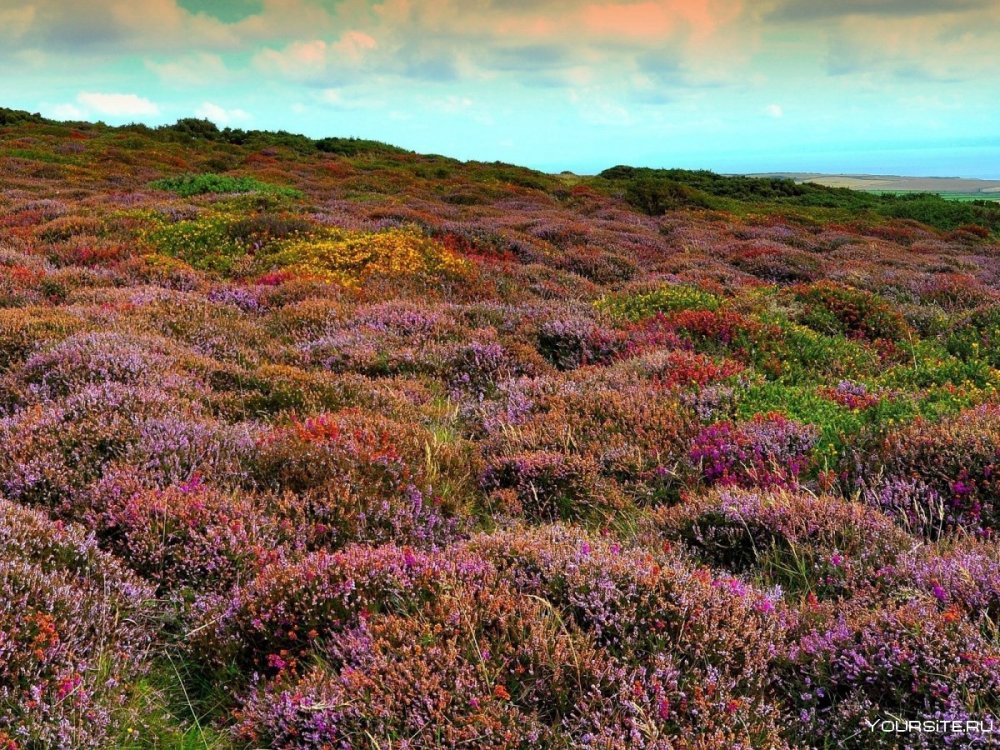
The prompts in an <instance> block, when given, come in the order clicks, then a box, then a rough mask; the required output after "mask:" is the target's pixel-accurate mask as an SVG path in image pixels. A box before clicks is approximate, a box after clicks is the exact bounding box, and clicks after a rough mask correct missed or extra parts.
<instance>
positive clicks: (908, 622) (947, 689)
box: [782, 604, 1000, 748]
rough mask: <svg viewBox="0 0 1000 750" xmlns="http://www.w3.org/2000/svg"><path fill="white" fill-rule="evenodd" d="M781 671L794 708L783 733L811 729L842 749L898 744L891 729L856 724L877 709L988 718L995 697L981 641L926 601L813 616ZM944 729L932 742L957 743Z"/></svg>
mask: <svg viewBox="0 0 1000 750" xmlns="http://www.w3.org/2000/svg"><path fill="white" fill-rule="evenodd" d="M782 675H783V679H785V680H787V681H788V682H787V685H788V691H789V697H790V700H791V702H792V705H793V706H794V709H793V715H792V716H790V717H789V719H790V721H792V722H794V723H792V724H791V726H790V731H789V734H790V735H791V737H792V738H794V739H796V740H799V739H800V738H805V737H812V736H815V734H816V733H821V734H822V735H823V736H825V737H828V738H830V739H834V740H836V741H837V742H839V743H840V744H841V745H842V746H843V747H857V748H869V747H885V748H890V747H898V745H897V744H896V743H897V740H898V738H897V737H896V736H894V734H892V733H890V734H883V733H881V732H872V731H870V730H868V731H866V727H867V726H869V725H870V724H871V723H875V722H876V721H878V720H880V719H883V718H885V717H886V716H889V717H892V718H895V719H897V720H900V721H908V720H915V721H924V720H930V721H934V720H952V721H959V722H967V721H975V720H977V719H978V720H981V721H983V722H989V721H990V720H991V719H993V720H995V718H994V717H993V716H992V715H991V713H990V710H991V707H993V708H995V707H996V705H997V703H996V697H997V696H998V695H1000V666H998V663H997V660H996V658H995V657H994V656H991V655H990V649H989V647H988V646H987V644H986V643H985V642H984V641H983V640H982V638H981V637H980V636H979V635H978V634H977V633H976V631H975V630H974V629H973V628H972V627H971V626H970V625H969V624H968V623H965V622H964V621H963V620H962V619H961V618H958V619H956V618H953V617H949V616H948V615H947V613H941V612H939V611H938V610H937V609H936V608H935V607H933V605H926V604H909V605H904V606H889V607H879V608H875V609H871V610H860V611H851V612H849V613H846V614H842V615H833V616H830V617H824V618H821V619H820V621H819V622H817V623H815V624H810V625H807V626H806V628H805V629H804V630H803V632H802V633H801V635H800V636H799V637H798V639H797V642H796V643H794V644H793V646H792V647H791V648H790V649H789V652H788V657H787V663H786V666H785V667H784V669H783V670H782ZM866 721H867V722H868V723H869V724H866V723H865V722H866ZM952 731H953V730H951V729H946V730H945V733H944V736H942V735H940V734H938V735H935V736H934V739H935V741H939V740H940V741H942V742H945V743H948V744H950V743H953V742H964V741H966V739H967V737H966V736H965V734H964V733H961V734H952ZM968 739H975V740H977V741H978V740H984V739H988V738H986V737H984V736H983V735H982V734H981V733H980V734H979V736H978V737H977V736H975V735H973V736H972V737H968Z"/></svg>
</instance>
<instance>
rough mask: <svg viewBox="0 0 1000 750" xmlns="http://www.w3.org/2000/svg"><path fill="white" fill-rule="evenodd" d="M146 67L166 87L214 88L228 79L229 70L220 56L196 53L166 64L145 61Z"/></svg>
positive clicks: (168, 61) (171, 60) (174, 59)
mask: <svg viewBox="0 0 1000 750" xmlns="http://www.w3.org/2000/svg"><path fill="white" fill-rule="evenodd" d="M146 67H147V68H148V69H149V70H151V71H152V72H153V73H155V74H156V75H157V76H158V77H159V79H160V80H161V81H163V82H164V83H165V84H167V85H168V86H176V87H178V88H189V87H192V86H216V85H218V84H219V83H222V82H224V81H226V80H227V79H228V78H229V77H230V73H229V69H228V68H227V67H226V63H225V62H224V61H223V59H222V57H221V56H220V55H213V54H209V53H207V52H196V53H194V54H190V55H184V56H183V57H177V58H173V59H170V60H167V61H166V62H155V61H152V60H147V61H146Z"/></svg>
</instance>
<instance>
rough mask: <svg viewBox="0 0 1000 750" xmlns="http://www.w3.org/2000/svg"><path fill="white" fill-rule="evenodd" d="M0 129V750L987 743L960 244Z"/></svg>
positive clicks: (793, 209)
mask: <svg viewBox="0 0 1000 750" xmlns="http://www.w3.org/2000/svg"><path fill="white" fill-rule="evenodd" d="M0 125H2V127H0V174H2V175H3V176H4V178H5V179H3V180H0V186H2V187H0V446H2V451H0V497H2V498H3V499H0V750H43V749H44V750H49V748H55V749H56V750H70V748H73V749H74V750H75V749H76V748H84V749H87V748H95V749H96V748H115V750H139V749H140V748H153V747H157V748H160V747H162V748H173V747H193V746H198V747H211V748H212V750H246V748H251V747H253V748H263V747H273V748H282V749H286V748H287V749H289V750H330V749H332V748H338V749H339V748H344V749H345V750H346V749H347V748H358V747H365V748H368V747H373V748H374V747H378V748H386V749H387V748H397V747H398V748H406V747H409V748H427V750H430V749H431V748H454V749H455V750H459V749H460V748H461V749H464V748H478V747H482V748H485V747H490V748H510V749H511V750H513V749H514V748H517V749H518V750H521V749H522V748H534V747H541V748H550V749H552V750H566V749H567V748H583V749H585V750H587V749H592V750H631V749H632V748H641V749H647V750H678V749H680V748H683V749H684V750H722V749H723V748H725V750H731V748H741V749H749V748H758V747H759V748H779V749H781V750H790V748H793V747H796V748H798V747H831V748H832V747H834V746H836V747H877V746H879V743H881V744H882V746H886V747H888V746H895V745H897V744H900V742H903V743H906V744H907V745H908V746H913V747H937V746H945V745H947V746H970V747H977V746H988V745H989V743H990V742H991V738H990V737H974V736H959V735H957V734H955V735H948V734H944V735H939V734H927V733H925V734H922V735H919V736H915V735H912V734H911V735H908V736H907V737H906V738H905V739H903V738H900V737H897V736H895V735H883V734H882V733H872V732H869V731H867V729H866V726H867V725H866V724H865V723H864V722H865V720H866V719H871V718H873V717H875V716H881V717H887V716H898V717H900V718H901V719H903V720H918V719H924V720H927V721H937V720H945V719H957V720H964V719H975V720H982V721H988V720H989V719H990V718H991V717H992V716H993V714H995V713H996V707H997V705H998V704H1000V698H998V697H997V692H998V691H997V685H996V675H997V665H998V663H1000V662H998V661H997V659H998V654H997V623H998V621H1000V609H998V607H1000V605H998V599H997V592H998V591H1000V585H998V571H997V554H996V544H995V533H996V532H995V529H996V527H997V525H998V523H1000V517H998V510H997V494H998V492H1000V489H998V487H997V486H995V485H996V477H997V470H998V466H997V460H998V455H1000V453H998V451H1000V432H998V428H997V425H998V424H1000V398H998V395H997V394H998V393H1000V370H998V369H997V366H998V364H1000V356H998V355H997V351H998V349H997V347H996V346H995V344H996V339H997V330H1000V328H998V324H997V315H996V310H997V306H998V300H1000V296H998V289H1000V259H998V258H1000V255H998V252H997V249H998V248H997V244H996V237H997V232H998V231H1000V212H998V211H997V210H995V209H994V208H991V207H990V206H989V205H985V204H978V203H977V204H976V205H973V204H971V203H961V202H946V201H944V200H942V199H938V198H931V197H915V198H913V199H907V200H900V199H897V198H895V197H891V198H890V197H885V198H883V197H879V196H874V195H863V194H858V193H851V192H850V191H844V190H839V191H835V190H828V189H825V188H824V189H821V188H818V187H816V186H810V185H798V184H795V183H793V182H792V181H788V180H771V179H763V180H762V179H758V178H753V179H750V178H740V177H723V176H719V175H712V174H711V173H706V172H697V173H696V172H687V171H684V170H668V171H642V170H633V169H630V168H628V167H616V168H614V169H611V170H608V171H606V172H605V173H604V174H602V175H600V176H596V177H589V176H573V177H568V176H565V175H563V176H556V175H547V174H543V173H539V172H532V171H530V170H525V169H520V168H517V167H513V166H510V165H505V164H498V163H493V164H488V163H481V162H467V163H459V162H455V161H453V160H449V159H444V158H441V157H430V156H419V155H415V154H410V153H407V152H404V151H402V150H400V149H394V148H392V147H388V146H385V145H383V144H377V143H373V142H368V141H358V140H356V139H324V140H322V141H313V140H311V139H308V138H305V137H303V136H294V135H290V134H287V133H261V132H256V131H249V132H248V131H243V130H232V129H227V130H219V129H217V128H215V127H214V126H211V124H210V123H206V122H203V121H193V120H187V121H182V122H181V123H179V124H177V125H175V126H165V127H162V128H156V129H150V128H145V127H141V126H129V127H126V128H124V129H116V128H109V127H107V126H103V125H102V126H89V125H87V124H85V123H56V122H49V121H45V120H44V119H43V118H40V117H38V116H31V115H21V114H20V113H11V112H10V111H5V110H2V109H0ZM237 169H238V170H239V171H241V172H242V173H243V174H242V176H237V175H235V174H233V170H237ZM250 174H252V175H253V177H250V176H249V175H250ZM184 175H188V176H184ZM192 175H193V176H192ZM156 176H163V177H164V179H163V180H162V181H157V182H156V183H154V184H153V185H150V184H149V182H148V181H149V180H150V179H151V178H153V177H156ZM636 209H638V210H636ZM903 209H905V210H903ZM918 209H919V210H918ZM901 211H902V213H906V214H907V215H912V216H911V219H907V220H900V219H898V218H893V217H896V216H897V215H898V216H901V215H902V213H900V212H901ZM842 216H851V217H853V219H852V221H853V222H854V223H852V224H849V225H844V224H836V223H833V220H834V217H842ZM914 218H920V219H921V220H926V221H929V222H931V225H922V224H920V223H919V222H918V221H915V220H913V219H914ZM75 524H78V525H75ZM153 597H155V599H153Z"/></svg>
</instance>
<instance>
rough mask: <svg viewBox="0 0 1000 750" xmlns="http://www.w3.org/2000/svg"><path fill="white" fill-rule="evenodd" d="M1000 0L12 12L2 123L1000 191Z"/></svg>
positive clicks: (186, 4)
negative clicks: (188, 125)
mask: <svg viewBox="0 0 1000 750" xmlns="http://www.w3.org/2000/svg"><path fill="white" fill-rule="evenodd" d="M998 51H1000V0H74V1H73V2H67V0H33V1H32V2H20V1H19V0H0V106H7V107H13V108H17V109H27V110H30V111H33V112H35V111H38V112H41V113H42V114H44V115H46V116H49V117H54V118H57V119H72V120H78V119H87V120H102V121H104V122H107V123H109V124H122V123H127V122H145V123H148V124H163V123H170V122H173V121H175V120H177V119H179V118H182V117H192V116H195V117H204V118H208V119H210V120H212V121H213V122H215V123H216V124H218V125H220V126H231V127H240V128H247V129H251V128H255V129H270V130H276V129H281V130H288V131H292V132H299V133H305V134H306V135H310V136H313V137H323V136H358V137H364V138H373V139H376V140H382V141H386V142H389V143H393V144H396V145H399V146H403V147H405V148H408V149H413V150H415V151H420V152H424V153H439V154H444V155H447V156H452V157H456V158H459V159H476V160H481V161H494V160H499V161H505V162H511V163H515V164H522V165H525V166H530V167H535V168H538V169H544V170H547V171H562V170H572V171H576V172H580V173H593V172H596V171H599V170H601V169H604V168H607V167H609V166H613V165H615V164H632V165H637V166H650V167H688V168H705V169H713V170H715V171H719V172H789V171H797V172H812V171H815V172H832V173H868V174H903V175H917V176H928V175H934V176H961V177H982V178H998V179H1000V60H998V54H1000V53H998Z"/></svg>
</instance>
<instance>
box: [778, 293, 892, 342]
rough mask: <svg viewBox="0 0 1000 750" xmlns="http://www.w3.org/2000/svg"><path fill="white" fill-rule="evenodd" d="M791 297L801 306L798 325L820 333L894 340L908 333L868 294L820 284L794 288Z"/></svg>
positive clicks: (878, 299)
mask: <svg viewBox="0 0 1000 750" xmlns="http://www.w3.org/2000/svg"><path fill="white" fill-rule="evenodd" d="M793 295H794V299H795V301H796V302H798V303H800V304H801V305H803V306H804V312H803V313H802V315H801V317H800V320H801V322H802V323H804V324H805V325H807V326H809V327H810V328H813V329H815V330H817V331H819V332H821V333H842V334H844V335H846V336H852V337H859V338H867V339H873V340H874V339H889V340H891V341H898V340H900V339H905V338H906V335H907V333H908V331H909V328H908V326H907V325H906V322H905V321H904V320H903V316H902V315H900V314H899V313H898V312H897V311H895V310H893V309H892V308H891V307H890V306H889V304H888V303H887V302H885V301H884V300H882V299H880V298H879V297H878V296H876V295H873V294H871V293H869V292H865V291H862V290H859V289H851V288H849V287H844V286H839V285H837V284H831V283H829V282H825V281H822V282H817V283H816V284H810V285H808V286H800V287H796V288H795V289H793Z"/></svg>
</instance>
